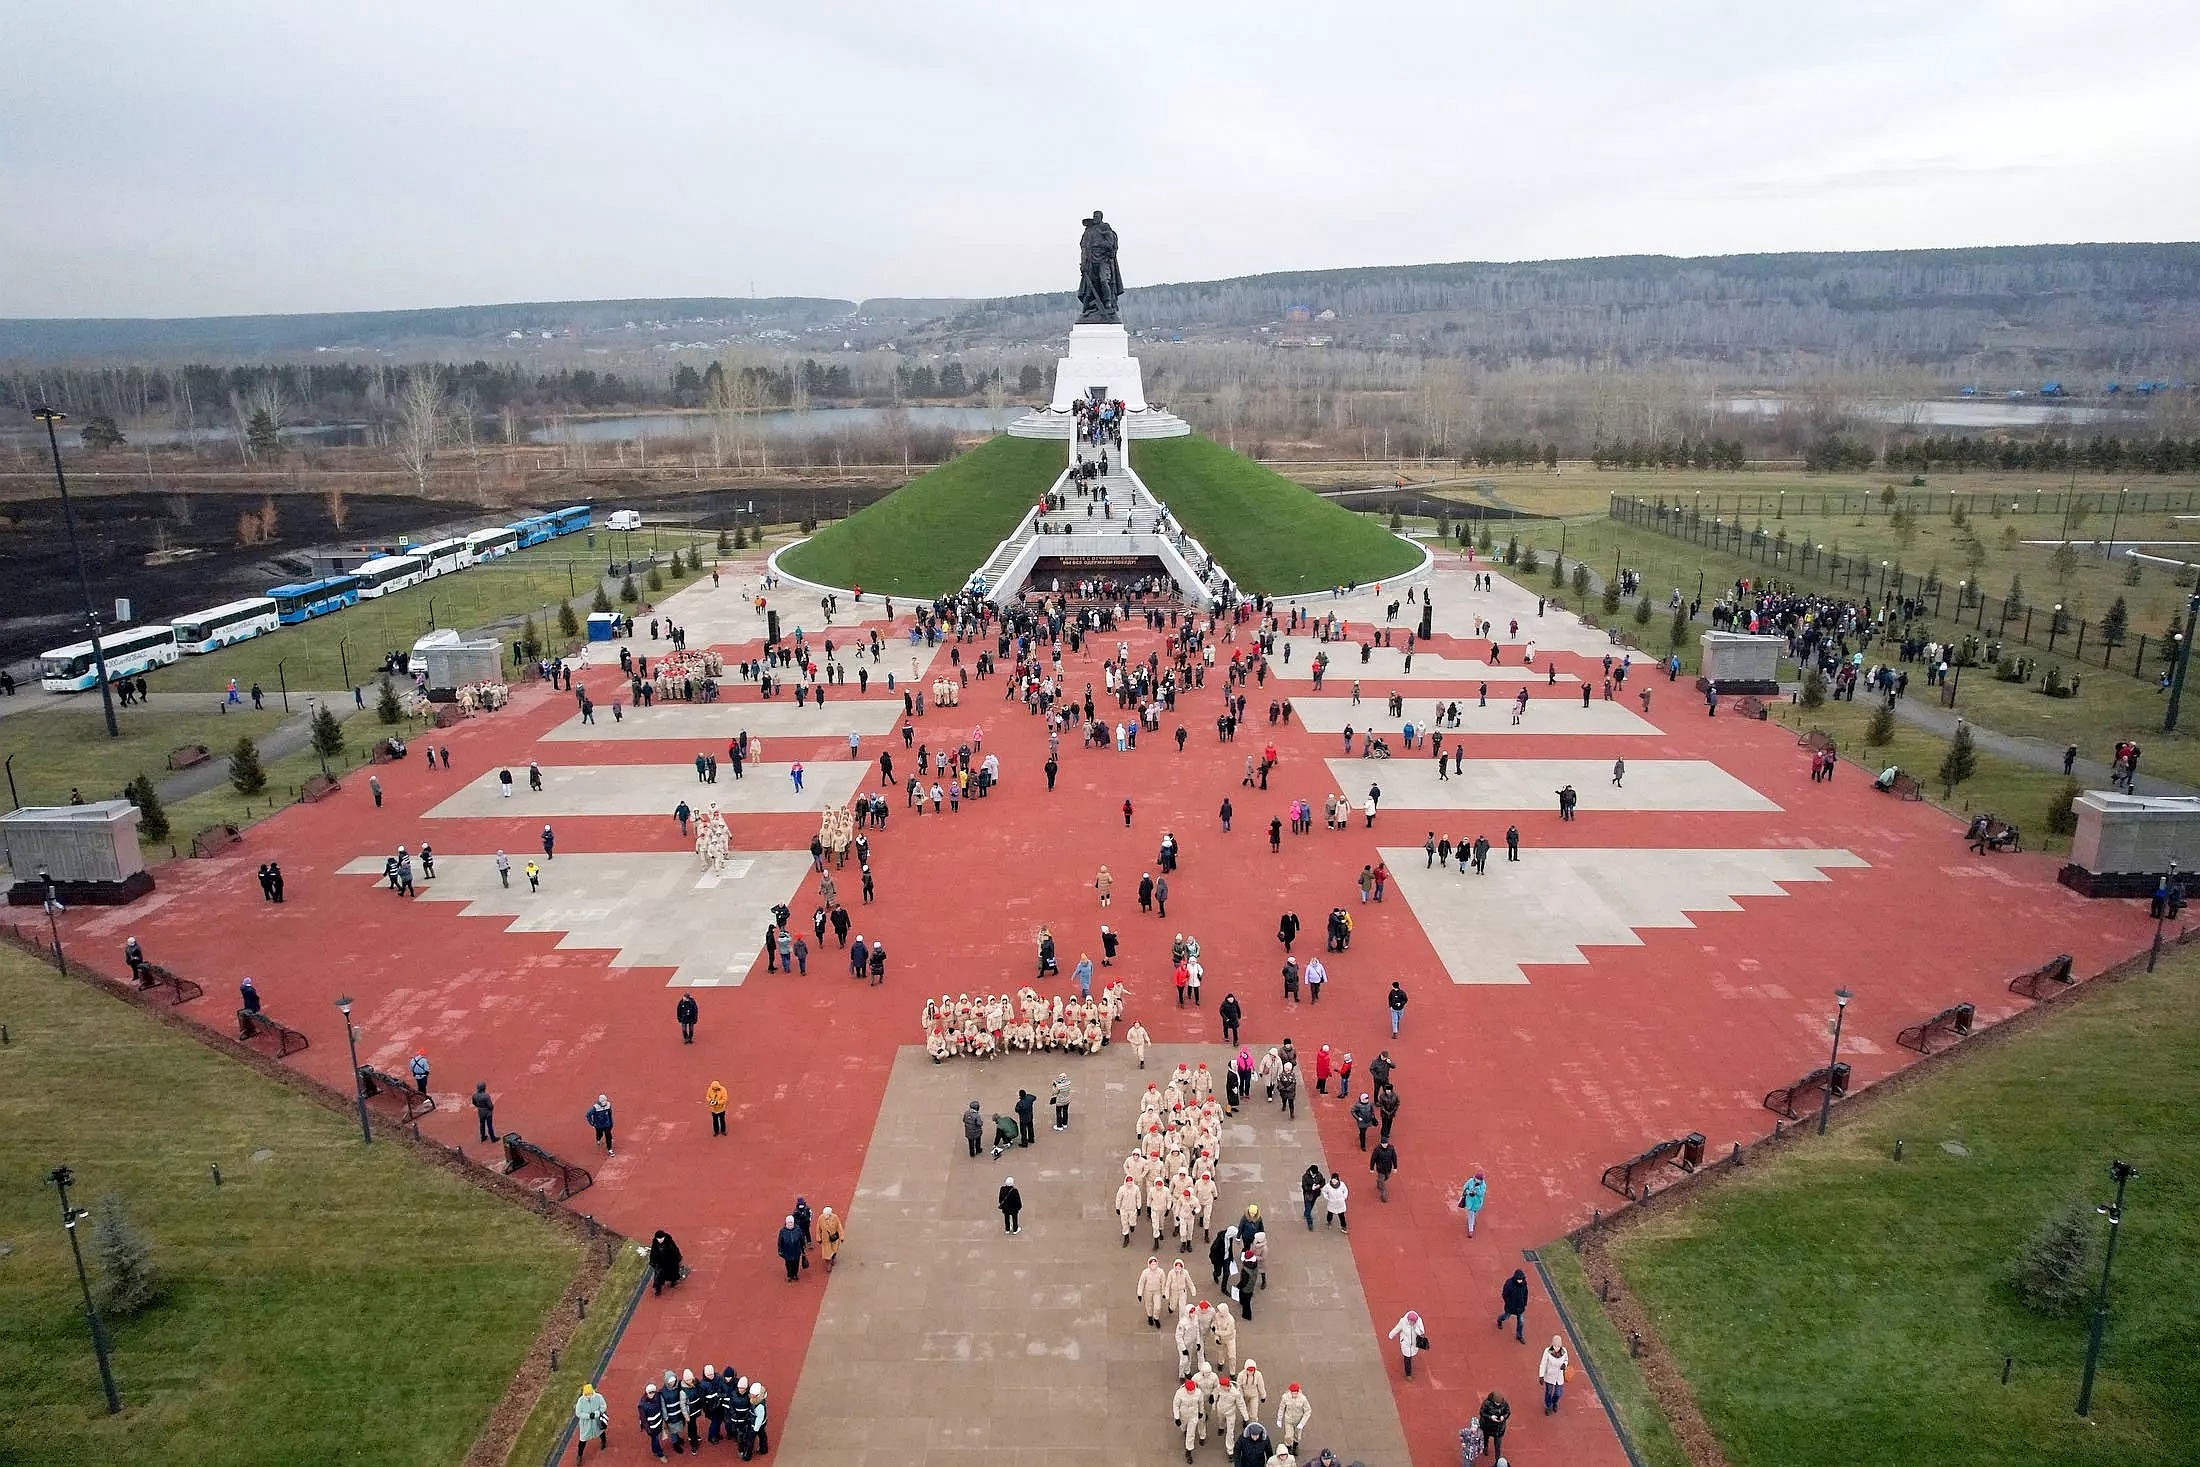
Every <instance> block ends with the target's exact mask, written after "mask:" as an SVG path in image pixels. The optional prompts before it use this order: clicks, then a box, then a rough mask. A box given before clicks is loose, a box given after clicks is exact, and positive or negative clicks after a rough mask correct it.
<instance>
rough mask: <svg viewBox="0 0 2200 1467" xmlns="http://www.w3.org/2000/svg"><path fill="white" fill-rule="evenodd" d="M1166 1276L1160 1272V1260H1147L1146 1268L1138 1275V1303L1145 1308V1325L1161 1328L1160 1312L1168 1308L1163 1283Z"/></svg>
mask: <svg viewBox="0 0 2200 1467" xmlns="http://www.w3.org/2000/svg"><path fill="white" fill-rule="evenodd" d="M1167 1278H1168V1275H1166V1274H1164V1273H1163V1272H1162V1271H1161V1260H1160V1259H1159V1258H1149V1259H1147V1260H1146V1267H1145V1269H1144V1270H1143V1271H1141V1272H1140V1274H1139V1275H1138V1302H1139V1303H1140V1304H1142V1305H1144V1306H1145V1309H1146V1323H1148V1324H1150V1325H1152V1326H1153V1327H1154V1328H1155V1329H1159V1328H1161V1314H1162V1311H1163V1310H1165V1309H1167V1308H1168V1300H1167V1298H1166V1297H1165V1296H1166V1292H1167V1291H1166V1288H1165V1281H1166V1279H1167Z"/></svg>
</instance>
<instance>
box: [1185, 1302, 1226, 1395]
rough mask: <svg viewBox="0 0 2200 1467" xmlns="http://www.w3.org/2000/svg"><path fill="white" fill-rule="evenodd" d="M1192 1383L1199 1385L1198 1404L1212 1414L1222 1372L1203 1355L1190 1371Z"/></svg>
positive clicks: (1220, 1386)
mask: <svg viewBox="0 0 2200 1467" xmlns="http://www.w3.org/2000/svg"><path fill="white" fill-rule="evenodd" d="M1199 1307H1200V1308H1201V1309H1202V1310H1206V1309H1207V1306H1206V1305H1205V1304H1202V1305H1200V1306H1199ZM1210 1312H1211V1311H1210ZM1192 1384H1193V1385H1195V1386H1198V1387H1199V1403H1200V1406H1201V1407H1202V1408H1203V1409H1204V1410H1206V1411H1207V1412H1208V1413H1209V1414H1212V1413H1213V1411H1214V1405H1215V1396H1216V1395H1217V1394H1218V1393H1219V1392H1220V1391H1221V1390H1222V1372H1220V1371H1219V1370H1216V1369H1215V1365H1214V1362H1213V1361H1212V1360H1209V1359H1207V1358H1206V1357H1205V1356H1201V1357H1200V1359H1199V1368H1198V1369H1197V1370H1195V1371H1193V1372H1192Z"/></svg>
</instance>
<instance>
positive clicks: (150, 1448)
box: [0, 949, 579, 1467]
mask: <svg viewBox="0 0 2200 1467" xmlns="http://www.w3.org/2000/svg"><path fill="white" fill-rule="evenodd" d="M0 995H4V998H0V1006H4V1010H5V1012H4V1015H0V1017H4V1019H5V1021H6V1023H7V1025H8V1029H9V1043H8V1045H7V1047H6V1048H4V1049H0V1073H4V1074H5V1077H6V1078H5V1083H4V1084H0V1238H5V1239H6V1241H7V1244H8V1246H9V1250H10V1251H9V1253H8V1256H7V1257H6V1260H5V1262H4V1264H0V1369H4V1370H5V1371H6V1378H7V1380H8V1381H9V1383H10V1384H9V1390H8V1397H7V1404H6V1406H5V1407H4V1408H0V1442H4V1445H0V1460H5V1461H7V1462H8V1463H10V1464H21V1467H44V1464H53V1467H78V1464H82V1463H91V1462H99V1463H147V1464H151V1463H171V1462H191V1463H197V1464H219V1463H237V1464H254V1467H257V1464H262V1463H275V1462H283V1463H290V1462H298V1463H306V1462H344V1463H359V1464H389V1467H419V1464H423V1463H449V1462H456V1461H458V1460H459V1459H460V1458H461V1457H463V1456H464V1455H465V1452H466V1449H467V1446H468V1444H469V1443H470V1442H471V1441H472V1440H473V1438H474V1436H475V1435H476V1433H477V1432H478V1431H479V1430H480V1428H481V1426H482V1424H483V1422H484V1421H485V1420H486V1418H487V1414H488V1411H489V1409H490V1407H491V1406H492V1405H493V1404H494V1403H495V1401H496V1400H497V1398H498V1396H499V1395H500V1394H501V1393H502V1391H503V1390H504V1387H505V1383H506V1381H507V1379H508V1378H509V1377H510V1376H511V1374H512V1372H513V1371H514V1370H515V1369H516V1368H517V1367H518V1365H519V1363H520V1361H521V1359H522V1357H523V1355H524V1354H525V1351H526V1348H527V1346H528V1344H529V1343H530V1342H531V1341H532V1340H533V1338H534V1336H535V1334H536V1332H537V1330H538V1329H539V1328H540V1327H541V1325H542V1322H543V1319H544V1315H545V1312H546V1311H547V1310H548V1309H549V1308H550V1307H551V1306H552V1305H553V1304H555V1303H556V1301H557V1299H558V1296H559V1294H560V1293H561V1292H562V1290H563V1289H564V1287H565V1285H566V1283H567V1281H568V1280H569V1279H570V1278H571V1277H572V1275H573V1272H574V1269H575V1268H576V1267H577V1266H578V1263H579V1254H578V1251H577V1248H578V1245H576V1244H575V1243H574V1242H572V1241H570V1240H569V1239H567V1238H566V1237H564V1236H563V1235H562V1234H560V1233H557V1232H555V1231H553V1230H552V1229H550V1228H549V1227H547V1226H545V1225H544V1224H542V1223H541V1222H540V1221H538V1220H537V1219H536V1218H534V1217H533V1216H532V1215H531V1214H530V1213H528V1212H527V1211H525V1210H524V1209H521V1208H518V1207H515V1206H513V1205H511V1204H509V1203H506V1202H503V1201H499V1200H497V1199H495V1198H493V1197H491V1196H489V1195H488V1194H486V1193H485V1192H482V1191H480V1190H478V1189H476V1188H474V1187H473V1186H471V1185H470V1184H468V1183H466V1182H464V1181H462V1180H460V1179H458V1178H457V1177H454V1176H451V1175H449V1174H447V1173H445V1172H443V1171H440V1170H438V1169H436V1168H434V1167H431V1166H426V1165H423V1164H421V1163H420V1162H419V1161H418V1160H416V1159H415V1158H414V1156H413V1155H412V1154H411V1152H410V1151H408V1150H407V1149H405V1148H402V1147H399V1146H395V1145H377V1146H373V1147H362V1146H361V1145H360V1144H359V1133H358V1131H357V1129H356V1127H355V1126H354V1124H353V1123H352V1121H351V1120H350V1118H349V1117H348V1116H346V1115H345V1114H343V1113H341V1112H338V1111H331V1110H327V1109H324V1108H323V1107H321V1106H319V1105H316V1104H314V1103H312V1102H311V1101H309V1100H306V1099H305V1098H303V1097H301V1096H299V1095H296V1094H294V1093H292V1092H291V1091H289V1090H287V1089H285V1088H284V1087H282V1086H280V1085H277V1084H274V1083H272V1082H269V1081H266V1080H263V1079H261V1078H260V1077H258V1076H257V1075H255V1074H253V1073H252V1072H251V1071H249V1070H247V1069H245V1068H243V1067H241V1066H239V1065H238V1064H236V1063H235V1062H233V1061H231V1060H229V1059H227V1058H225V1057H224V1056H222V1055H220V1054H218V1053H215V1052H214V1051H211V1050H209V1049H207V1048H206V1047H205V1046H203V1045H201V1044H200V1043H198V1042H197V1041H195V1040H193V1039H190V1038H188V1037H186V1036H184V1035H181V1034H177V1033H173V1032H171V1031H169V1030H168V1029H166V1028H165V1027H163V1026H162V1025H160V1024H158V1023H157V1022H155V1021H153V1020H152V1019H150V1018H148V1017H146V1016H144V1015H141V1014H139V1013H137V1012H136V1011H134V1010H132V1009H131V1008H129V1007H128V1006H127V1005H125V1004H122V1003H120V1002H119V1001H117V1000H114V999H111V998H108V997H105V996H103V995H100V994H97V993H94V992H92V991H90V990H88V989H86V988H85V987H84V986H83V985H81V984H80V983H77V982H76V981H74V980H71V979H66V978H62V977H61V976H60V975H58V974H56V973H54V972H53V971H52V970H50V969H48V968H46V967H45V966H44V965H42V964H40V963H38V962H35V961H33V960H32V959H30V958H28V957H26V956H23V955H21V954H18V953H16V952H14V951H13V950H12V949H0ZM227 997H228V995H225V994H223V993H220V992H216V991H213V989H212V988H211V985H210V988H209V993H208V997H207V998H206V999H205V1000H204V1002H205V1003H207V1004H219V1003H222V1002H224V1001H226V999H227ZM256 1157H257V1158H258V1159H255V1158H256ZM62 1163H67V1164H68V1165H69V1166H71V1167H72V1168H74V1170H75V1172H76V1174H77V1179H78V1189H77V1192H76V1194H75V1195H76V1200H77V1201H78V1202H79V1204H80V1205H83V1206H87V1207H94V1208H96V1207H97V1206H98V1205H99V1201H100V1199H101V1197H102V1196H103V1195H105V1194H108V1193H114V1194H117V1195H119V1196H120V1197H122V1198H123V1200H124V1201H125V1203H126V1204H127V1206H128V1207H129V1210H130V1214H131V1216H132V1218H133V1219H134V1220H135V1221H136V1223H137V1224H138V1226H139V1227H140V1228H141V1229H143V1230H144V1232H145V1233H146V1234H148V1235H149V1237H150V1238H151V1241H152V1245H153V1252H154V1255H155V1258H156V1260H157V1262H158V1264H159V1266H160V1267H161V1269H162V1271H163V1272H164V1273H165V1275H166V1277H167V1279H168V1291H167V1294H166V1296H165V1299H164V1301H163V1302H160V1303H158V1304H156V1305H155V1306H154V1307H153V1308H152V1309H151V1310H149V1311H148V1312H146V1313H144V1314H141V1315H139V1316H137V1317H135V1318H132V1319H122V1320H115V1321H112V1322H111V1324H110V1334H111V1338H112V1341H113V1351H114V1366H115V1376H116V1382H117V1384H118V1386H119V1387H120V1390H121V1393H122V1398H123V1402H124V1406H125V1409H124V1411H123V1413H122V1414H121V1415H119V1416H109V1415H107V1414H106V1411H105V1407H104V1403H103V1401H102V1400H101V1396H100V1386H99V1375H98V1371H97V1369H96V1368H95V1366H94V1364H93V1358H92V1350H91V1343H90V1339H89V1335H88V1333H87V1331H86V1328H85V1323H84V1316H83V1312H82V1308H81V1305H80V1303H79V1295H78V1292H77V1282H76V1277H75V1274H74V1272H73V1270H72V1267H71V1264H70V1261H69V1248H68V1243H67V1241H66V1238H65V1236H64V1234H63V1232H62V1230H61V1228H60V1226H59V1222H60V1219H59V1216H58V1209H57V1203H56V1198H55V1194H54V1192H53V1189H52V1188H51V1187H48V1186H46V1185H44V1184H43V1178H44V1177H45V1176H46V1174H47V1173H48V1172H49V1171H50V1170H51V1169H52V1168H53V1167H55V1166H57V1165H59V1164H62ZM209 1165H219V1166H220V1168H221V1174H222V1184H221V1186H220V1187H218V1188H217V1187H215V1186H214V1185H213V1183H212V1180H211V1176H210V1173H209V1171H208V1167H209ZM86 1231H87V1232H89V1229H88V1228H87V1229H86ZM85 1243H86V1246H87V1249H88V1250H89V1248H90V1244H91V1239H90V1238H89V1237H86V1239H85ZM87 1262H88V1263H90V1264H91V1265H92V1266H93V1267H94V1268H95V1269H96V1267H97V1260H96V1257H94V1258H90V1259H87Z"/></svg>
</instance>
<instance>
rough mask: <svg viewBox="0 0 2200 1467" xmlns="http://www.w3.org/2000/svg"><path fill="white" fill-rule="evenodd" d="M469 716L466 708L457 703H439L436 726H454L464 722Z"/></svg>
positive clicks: (436, 711)
mask: <svg viewBox="0 0 2200 1467" xmlns="http://www.w3.org/2000/svg"><path fill="white" fill-rule="evenodd" d="M468 716H469V715H468V714H467V712H466V710H465V709H464V708H463V707H461V706H460V705H459V704H457V703H439V704H437V705H436V710H435V726H436V727H437V728H452V727H455V726H456V725H458V724H461V723H464V722H465V721H466V719H467V717H468Z"/></svg>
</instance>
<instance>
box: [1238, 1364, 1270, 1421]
mask: <svg viewBox="0 0 2200 1467" xmlns="http://www.w3.org/2000/svg"><path fill="white" fill-rule="evenodd" d="M1237 1388H1238V1394H1239V1395H1240V1396H1243V1397H1244V1398H1245V1419H1246V1420H1247V1421H1258V1420H1260V1417H1261V1412H1262V1411H1264V1410H1265V1409H1266V1408H1267V1405H1268V1377H1266V1376H1265V1375H1262V1374H1261V1373H1260V1362H1259V1361H1257V1360H1255V1359H1254V1358H1253V1357H1252V1356H1250V1355H1248V1356H1246V1357H1245V1364H1244V1365H1243V1366H1242V1367H1241V1368H1240V1369H1239V1370H1238V1373H1237Z"/></svg>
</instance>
